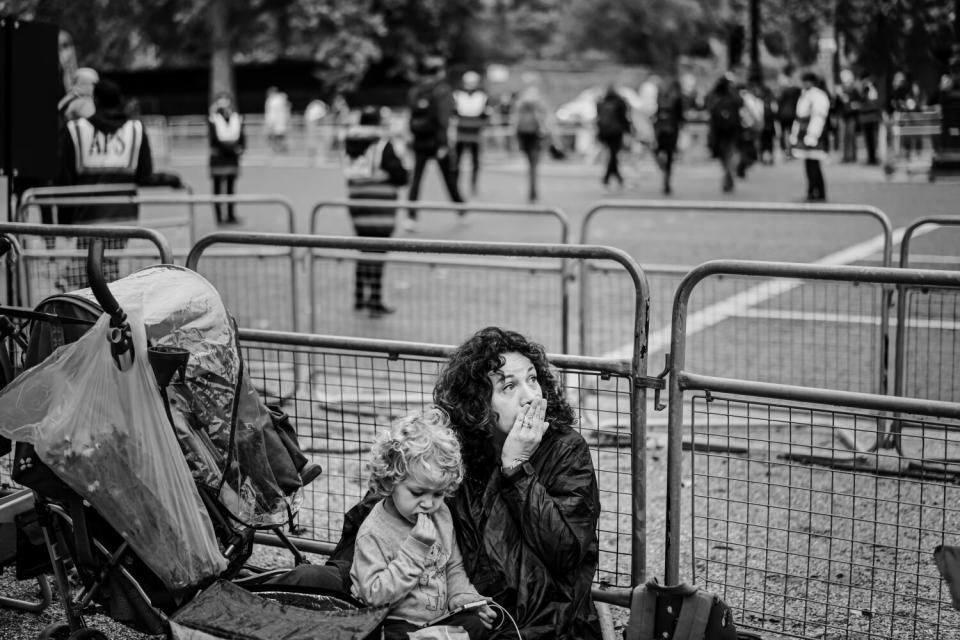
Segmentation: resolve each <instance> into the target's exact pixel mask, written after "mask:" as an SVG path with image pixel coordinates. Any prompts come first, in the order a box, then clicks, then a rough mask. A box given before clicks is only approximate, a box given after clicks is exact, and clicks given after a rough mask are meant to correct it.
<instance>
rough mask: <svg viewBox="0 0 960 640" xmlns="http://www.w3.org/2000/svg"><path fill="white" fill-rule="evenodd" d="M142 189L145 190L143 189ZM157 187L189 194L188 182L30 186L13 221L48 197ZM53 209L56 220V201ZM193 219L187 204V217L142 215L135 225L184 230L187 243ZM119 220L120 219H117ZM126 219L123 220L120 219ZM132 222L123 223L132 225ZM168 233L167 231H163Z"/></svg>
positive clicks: (26, 219) (150, 191)
mask: <svg viewBox="0 0 960 640" xmlns="http://www.w3.org/2000/svg"><path fill="white" fill-rule="evenodd" d="M144 189H146V190H148V191H146V192H144ZM157 189H160V190H166V189H172V190H173V191H174V192H176V191H182V192H183V193H185V194H186V195H187V196H188V197H192V196H193V189H192V188H191V187H190V186H189V185H186V184H184V185H181V186H179V187H170V186H164V185H158V186H155V187H154V186H139V185H136V184H134V183H121V184H90V185H69V186H56V187H34V188H32V189H27V190H26V191H24V192H23V194H22V195H21V197H20V200H19V202H18V205H17V217H16V221H17V222H29V210H30V208H31V207H39V208H42V207H44V206H46V205H47V201H48V200H50V199H51V198H54V199H55V198H90V197H115V196H126V197H129V196H134V195H140V196H147V197H152V196H153V195H155V193H156V191H155V190H157ZM161 193H162V191H161ZM49 206H50V207H51V208H52V209H53V210H54V221H56V220H57V216H56V214H57V203H51V204H50V205H49ZM193 219H194V208H193V205H192V204H191V205H189V210H188V216H187V217H183V216H170V217H165V218H150V219H149V220H145V219H143V218H142V217H141V218H140V220H139V221H138V224H142V225H143V226H146V227H150V228H152V229H170V230H176V229H181V228H183V229H186V230H187V237H186V238H185V242H186V244H187V245H188V246H189V245H190V244H192V243H193V241H194V238H195V233H194V232H193V227H192V222H191V221H192V220H193ZM118 222H120V221H118ZM124 222H127V221H124ZM132 222H133V221H129V222H127V223H128V224H132ZM167 235H168V236H169V235H170V234H169V233H168V234H167Z"/></svg>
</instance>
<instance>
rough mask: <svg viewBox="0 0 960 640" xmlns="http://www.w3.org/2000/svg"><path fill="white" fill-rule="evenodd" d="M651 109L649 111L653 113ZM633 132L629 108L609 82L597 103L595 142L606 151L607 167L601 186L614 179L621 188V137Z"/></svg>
mask: <svg viewBox="0 0 960 640" xmlns="http://www.w3.org/2000/svg"><path fill="white" fill-rule="evenodd" d="M655 109H656V107H653V109H651V111H654V110H655ZM632 130H633V124H632V123H631V121H630V108H629V107H628V106H627V101H626V100H624V99H623V96H621V95H620V94H619V93H617V88H616V87H615V86H614V84H613V83H612V82H611V83H610V85H609V86H608V87H607V91H606V93H604V94H603V97H602V98H600V100H599V102H597V140H599V141H600V144H602V145H603V146H604V148H606V150H607V167H606V170H605V171H604V173H603V180H602V182H603V186H604V187H606V186H608V185H609V183H610V181H611V180H613V179H616V181H617V182H618V183H619V185H620V188H621V189H622V188H623V176H621V175H620V164H619V161H618V158H619V156H620V150H621V149H623V137H624V136H625V135H626V134H628V133H630V132H631V131H632Z"/></svg>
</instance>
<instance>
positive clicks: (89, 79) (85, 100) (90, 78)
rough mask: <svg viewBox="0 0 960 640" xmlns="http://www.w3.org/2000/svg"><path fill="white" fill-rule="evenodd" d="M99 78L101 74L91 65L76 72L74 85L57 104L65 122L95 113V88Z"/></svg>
mask: <svg viewBox="0 0 960 640" xmlns="http://www.w3.org/2000/svg"><path fill="white" fill-rule="evenodd" d="M99 80H100V75H99V74H98V73H97V72H96V71H95V70H94V69H91V68H90V67H80V68H79V69H77V70H76V72H74V75H73V86H72V87H71V88H70V90H69V91H68V92H67V93H66V95H64V96H63V97H62V98H61V99H60V102H59V103H58V104H57V111H59V112H60V117H61V118H62V119H63V121H64V122H69V121H71V120H76V119H77V118H89V117H90V116H92V115H93V112H94V109H95V107H94V104H93V88H94V87H95V86H96V85H97V82H98V81H99Z"/></svg>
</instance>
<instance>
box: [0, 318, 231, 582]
mask: <svg viewBox="0 0 960 640" xmlns="http://www.w3.org/2000/svg"><path fill="white" fill-rule="evenodd" d="M127 309H128V314H129V316H128V317H129V319H130V325H131V335H132V338H133V342H134V349H135V352H136V353H139V354H141V357H135V358H134V361H133V363H132V366H130V367H129V368H127V369H125V370H122V371H121V370H120V368H118V367H117V366H116V365H115V363H114V361H113V359H112V357H111V353H110V346H109V345H110V343H109V342H108V334H109V333H110V331H111V328H110V326H109V320H110V319H109V317H107V316H106V315H104V316H103V317H101V318H100V320H99V321H98V322H97V324H96V325H94V327H93V329H91V330H90V331H89V332H88V333H87V334H85V335H84V336H83V337H81V338H80V339H79V340H77V341H76V342H75V343H73V344H71V345H68V346H65V347H63V348H61V349H59V350H57V351H56V352H55V353H54V354H53V355H52V356H51V357H50V358H48V359H46V360H45V361H44V362H43V363H42V364H41V365H39V366H36V367H33V368H32V369H30V370H28V371H27V372H25V373H24V374H23V375H21V376H20V377H18V378H17V379H16V380H14V381H13V382H12V383H11V384H10V385H9V386H8V387H7V388H6V389H4V391H3V392H2V393H0V432H3V433H4V435H6V436H8V437H10V438H11V439H12V440H16V441H21V442H29V443H31V444H32V445H33V446H34V448H35V449H36V452H37V455H38V456H39V457H40V459H41V460H42V461H43V462H44V463H45V464H46V465H47V466H49V467H50V468H51V469H53V470H54V472H55V473H56V474H57V476H58V477H59V478H60V479H61V480H63V481H64V482H65V483H66V484H67V485H68V486H70V488H71V489H73V490H74V491H76V492H77V493H78V494H79V495H81V496H83V498H85V499H86V500H87V501H88V502H90V504H91V505H92V506H93V507H94V509H96V510H97V512H99V513H100V514H101V515H102V516H103V517H104V519H106V520H107V521H108V522H109V523H110V524H111V526H112V527H113V528H114V529H116V530H117V531H118V532H120V533H121V535H122V536H123V537H124V538H125V539H126V540H127V541H128V542H129V543H130V545H131V547H133V549H134V550H135V551H136V553H137V555H138V556H139V557H140V558H141V559H142V560H143V561H144V563H146V564H147V565H148V566H149V567H150V568H151V570H152V571H153V572H154V573H155V574H156V575H157V577H158V578H160V579H161V580H162V581H163V582H164V583H165V584H166V585H167V586H168V587H170V588H171V589H182V588H186V587H190V586H193V585H197V584H199V583H201V582H203V581H204V580H206V579H208V578H210V577H213V576H216V575H219V574H220V573H222V572H223V571H224V570H225V569H226V567H227V562H226V559H225V558H224V557H223V555H222V554H221V552H220V549H219V547H218V543H217V539H216V536H215V535H214V531H213V525H212V523H211V521H210V517H209V515H208V514H207V511H206V509H205V507H204V504H203V502H202V500H201V498H200V494H199V492H198V491H197V487H196V485H195V484H194V482H193V480H192V478H191V475H190V470H189V468H188V467H187V465H186V462H185V460H184V458H183V455H182V454H181V453H180V449H179V447H178V445H177V441H176V437H175V436H174V435H173V434H172V433H171V431H170V429H169V426H168V423H167V419H166V412H165V409H164V407H163V403H162V400H161V397H160V394H159V392H158V387H157V382H156V379H155V377H154V373H153V370H152V369H151V367H150V364H149V363H148V361H147V358H145V357H143V354H146V353H147V338H146V333H145V331H144V328H143V319H142V316H141V314H140V311H139V309H137V308H135V307H134V305H131V304H128V305H127ZM11 399H15V401H11Z"/></svg>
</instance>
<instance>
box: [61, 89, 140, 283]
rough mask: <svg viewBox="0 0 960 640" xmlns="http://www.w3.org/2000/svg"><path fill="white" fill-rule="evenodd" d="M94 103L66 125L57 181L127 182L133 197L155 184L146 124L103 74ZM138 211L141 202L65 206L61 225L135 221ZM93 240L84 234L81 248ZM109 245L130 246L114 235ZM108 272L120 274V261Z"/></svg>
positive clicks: (107, 266)
mask: <svg viewBox="0 0 960 640" xmlns="http://www.w3.org/2000/svg"><path fill="white" fill-rule="evenodd" d="M93 102H94V107H95V112H94V113H93V114H92V115H90V116H89V117H85V118H76V119H75V120H71V121H69V122H68V123H67V124H66V126H65V127H64V129H63V132H62V134H61V136H60V154H59V155H60V165H59V170H58V174H57V179H56V181H55V182H56V184H57V185H63V186H71V185H96V184H103V185H108V184H109V185H116V184H126V185H129V186H130V195H135V194H136V186H137V185H143V184H149V183H150V177H151V175H152V174H153V159H152V157H151V155H150V142H149V140H148V138H147V133H146V131H145V130H144V127H143V123H142V122H140V121H139V120H133V119H130V118H129V117H127V115H126V113H125V112H124V109H123V108H124V102H123V95H122V94H121V93H120V87H118V86H117V84H116V83H114V82H112V81H111V80H108V79H106V78H100V80H99V81H98V82H97V84H96V85H95V86H94V89H93ZM114 193H115V192H114ZM138 210H139V207H138V205H136V204H99V205H86V206H79V207H59V215H60V223H61V224H102V223H104V222H117V221H130V222H133V221H135V220H136V219H137V215H138ZM88 242H89V241H88V240H87V239H85V238H79V239H78V241H77V246H78V248H80V249H84V248H86V247H87V245H88ZM104 244H105V246H106V247H107V248H114V249H119V248H123V247H124V246H125V245H126V240H119V239H113V240H108V241H107V242H105V243H104ZM103 271H104V276H106V277H107V279H108V280H110V279H115V278H116V277H118V275H119V274H118V271H117V263H116V259H113V258H108V259H106V260H104V262H103ZM74 276H76V277H74ZM67 284H68V285H73V286H78V285H85V284H86V280H85V276H83V274H82V273H81V274H79V275H77V274H73V275H72V276H69V277H67Z"/></svg>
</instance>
